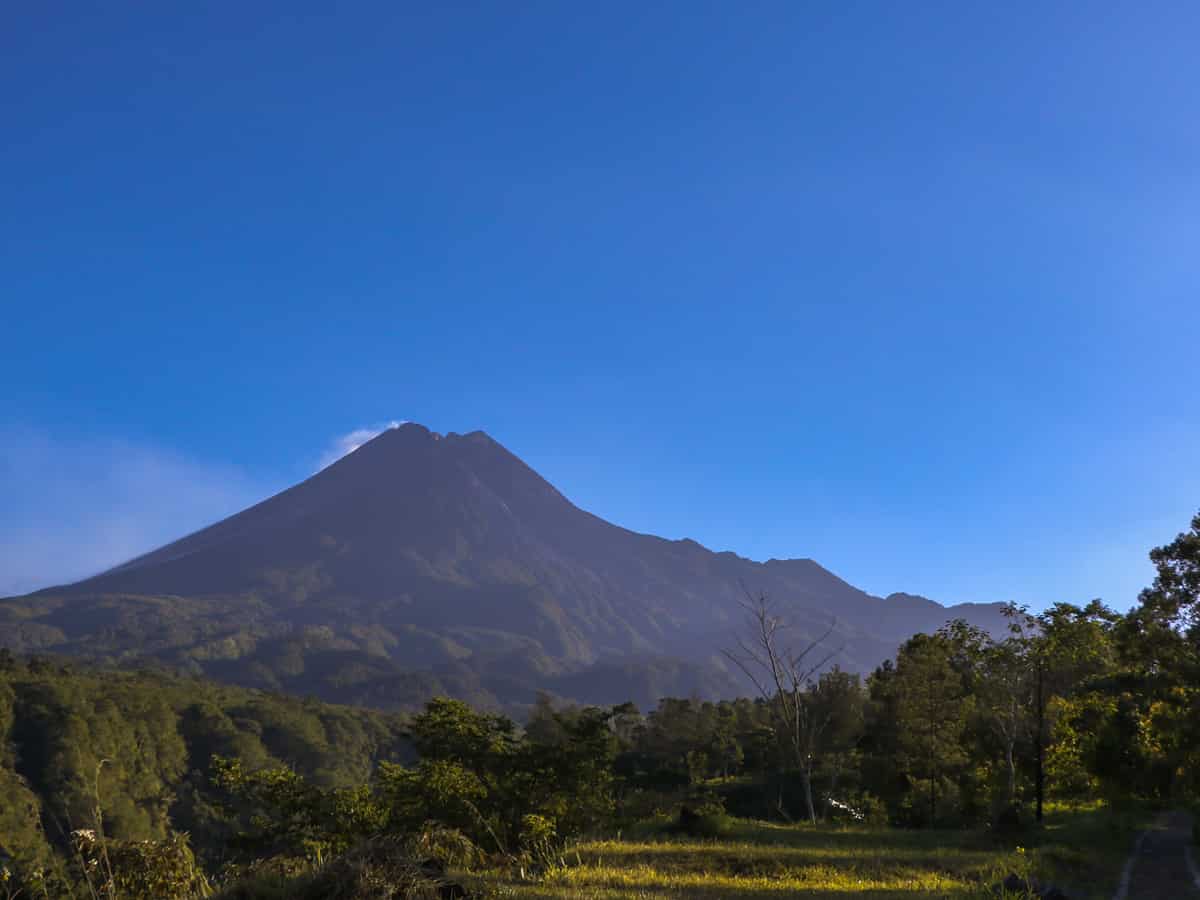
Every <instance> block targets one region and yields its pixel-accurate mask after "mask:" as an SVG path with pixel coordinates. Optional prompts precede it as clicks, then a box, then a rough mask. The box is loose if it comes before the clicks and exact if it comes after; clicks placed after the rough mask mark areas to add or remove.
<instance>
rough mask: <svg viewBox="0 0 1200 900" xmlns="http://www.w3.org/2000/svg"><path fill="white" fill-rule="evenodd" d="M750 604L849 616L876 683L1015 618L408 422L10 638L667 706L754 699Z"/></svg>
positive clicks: (91, 651) (63, 596) (362, 684)
mask: <svg viewBox="0 0 1200 900" xmlns="http://www.w3.org/2000/svg"><path fill="white" fill-rule="evenodd" d="M746 590H750V591H753V592H755V593H759V592H762V593H766V594H768V595H769V596H771V597H773V598H775V599H777V600H780V601H781V602H784V603H786V604H787V605H789V606H790V608H791V614H792V617H793V619H794V621H795V623H796V625H797V627H798V629H799V630H800V631H802V632H803V633H805V634H808V635H813V634H817V633H820V632H821V631H823V630H824V628H826V627H827V626H828V624H829V622H830V621H831V620H836V632H835V637H834V640H836V642H837V645H838V648H839V652H838V654H837V655H836V661H837V663H838V664H840V665H842V666H843V667H844V668H849V669H854V670H857V671H868V670H869V669H870V668H872V667H873V666H874V665H877V664H878V663H879V662H880V661H881V660H882V659H884V658H886V657H888V656H890V655H891V653H893V652H894V650H895V647H896V645H897V644H898V643H899V642H900V641H901V640H903V639H905V638H906V637H908V636H909V635H910V634H912V633H914V632H916V631H920V630H931V629H932V628H936V627H938V626H940V625H941V624H943V623H944V622H945V621H946V620H948V619H950V618H955V617H958V616H962V617H964V618H967V619H968V620H969V621H972V622H973V624H977V625H980V626H981V627H984V628H987V629H989V630H993V631H994V630H996V629H997V628H998V627H1000V624H1001V620H1002V616H1001V614H1000V609H1001V607H1000V605H999V604H960V605H957V606H951V607H943V606H941V605H939V604H937V603H935V602H934V601H932V600H929V599H927V598H924V597H919V596H917V595H912V594H906V593H902V592H898V593H895V594H892V595H889V597H888V598H880V597H876V596H874V595H871V594H868V593H866V592H864V591H861V590H859V589H858V588H855V587H854V586H853V585H851V584H850V583H849V582H847V581H845V580H843V579H842V578H840V577H839V576H837V575H836V574H834V573H833V572H831V571H829V570H827V569H825V568H824V567H822V566H821V565H820V564H819V563H817V562H816V561H815V560H812V559H810V558H795V559H786V560H780V559H770V560H766V561H764V562H756V561H754V560H750V559H747V558H745V557H741V556H739V555H738V554H736V553H734V552H732V551H719V552H718V551H713V550H710V549H708V548H706V547H704V546H703V545H701V544H699V543H698V542H697V541H695V540H693V539H690V538H684V539H680V540H670V539H667V538H662V537H658V536H656V535H652V534H644V533H640V532H636V531H632V530H630V529H627V528H624V527H622V526H620V525H616V524H613V523H610V522H607V521H605V520H604V519H601V518H599V517H598V516H595V515H593V514H592V513H589V512H587V511H586V510H583V509H581V508H580V507H578V506H576V505H575V504H573V503H572V502H571V501H570V500H569V499H568V498H567V497H565V496H564V495H563V494H562V493H561V492H560V491H559V490H558V489H557V488H556V487H554V486H553V485H552V484H550V483H549V482H548V481H546V480H545V479H544V478H542V477H541V476H540V475H539V474H538V473H537V472H536V471H534V470H533V469H532V468H531V467H529V466H528V465H527V464H526V463H525V462H524V461H522V460H521V459H520V458H519V457H517V456H516V455H515V454H513V453H512V452H511V451H509V450H508V449H507V448H505V447H504V446H503V445H501V444H500V443H499V442H497V441H495V440H494V439H493V438H491V437H490V436H489V435H487V434H486V433H484V432H482V431H473V432H468V433H466V434H457V433H455V432H449V433H447V434H445V435H440V434H437V433H436V432H432V431H430V430H429V429H427V428H425V427H424V426H420V425H416V424H413V423H407V424H405V425H401V426H399V427H397V428H392V429H388V430H387V431H384V432H382V433H381V434H380V435H378V436H377V437H375V438H374V439H372V440H371V441H368V442H366V443H365V444H363V445H362V446H360V447H359V448H357V449H356V450H354V451H353V452H351V453H349V454H347V455H346V456H344V457H342V458H341V459H339V460H337V461H335V462H334V463H332V464H331V465H329V466H327V467H325V468H324V469H322V470H320V471H319V472H317V473H315V474H314V475H312V476H311V477H309V478H307V479H305V480H304V481H302V482H299V483H298V484H296V485H293V486H292V487H289V488H287V489H286V490H284V491H281V492H279V493H277V494H275V495H273V496H272V497H268V498H266V499H265V500H263V501H261V502H259V503H256V504H254V505H252V506H250V507H248V508H246V509H245V510H242V511H241V512H239V513H236V514H235V515H233V516H230V517H228V518H226V519H223V520H221V521H219V522H215V523H213V524H212V525H209V526H207V527H206V528H203V529H200V530H199V531H196V532H194V533H192V534H190V535H185V536H184V537H182V538H180V539H178V540H176V541H172V542H170V543H168V544H166V545H164V546H163V547H160V548H157V549H155V550H152V551H149V552H148V553H145V554H142V555H140V556H138V557H135V558H134V559H131V560H128V561H126V562H124V563H121V564H120V565H118V566H114V567H113V568H111V569H109V570H107V571H105V572H102V573H100V574H98V575H96V576H93V577H91V578H88V579H84V580H82V581H79V582H75V583H73V584H68V585H63V586H60V587H54V588H46V589H43V590H41V591H38V592H36V593H34V594H30V595H26V596H25V597H21V598H9V599H7V600H4V601H0V625H4V624H5V623H6V622H7V624H8V626H9V627H8V628H6V629H5V631H6V632H8V633H9V637H7V638H5V637H0V644H8V645H11V646H15V647H16V648H17V649H24V650H29V649H39V650H53V651H55V652H67V653H80V654H82V655H86V656H90V657H97V656H98V657H100V658H111V659H114V660H115V661H120V662H128V661H130V660H136V659H138V658H143V657H149V658H152V659H155V660H157V661H159V662H166V663H169V664H173V665H178V666H181V667H183V668H185V669H190V670H192V671H196V672H197V673H202V674H210V675H216V676H218V677H225V678H227V679H228V680H233V681H237V682H239V683H246V684H250V685H251V686H265V687H273V688H277V689H285V690H297V689H301V690H311V691H313V692H314V693H317V694H319V695H320V696H322V697H324V698H325V699H333V700H340V701H347V700H349V701H351V702H354V701H356V700H357V699H358V698H359V697H360V695H361V696H362V697H367V698H368V699H367V701H366V702H370V703H371V704H372V705H380V706H385V707H386V706H403V705H406V704H409V703H411V702H413V697H414V696H415V695H416V694H419V693H420V689H419V688H415V687H414V688H413V690H412V691H411V692H408V693H406V692H404V691H402V690H400V688H395V689H394V692H393V694H391V695H387V696H383V697H382V698H381V696H380V692H381V691H382V690H383V689H382V688H381V687H380V685H381V684H387V683H391V682H393V681H394V682H396V683H405V684H407V683H410V682H411V683H413V684H420V683H421V682H422V680H425V681H427V682H429V684H430V685H431V688H430V689H431V690H432V689H434V687H432V685H433V684H434V682H436V683H437V687H438V688H445V689H447V690H448V692H450V693H459V694H463V693H466V694H468V695H471V696H472V697H473V698H474V699H477V700H479V699H482V701H483V702H484V703H485V704H487V705H499V706H505V705H512V704H517V703H522V702H528V701H529V700H530V699H531V698H532V694H533V692H534V691H535V690H538V689H546V690H550V691H554V690H555V688H556V686H562V685H567V686H568V687H569V689H570V690H573V691H574V692H575V693H576V694H579V695H586V696H588V697H592V698H604V697H609V698H610V699H611V702H620V701H621V700H625V699H631V698H630V697H626V696H617V694H616V692H617V691H618V690H620V689H626V690H632V691H633V693H635V694H637V696H636V697H634V698H633V699H638V700H640V701H641V702H653V700H655V699H657V698H656V697H653V696H652V695H653V693H654V692H655V691H659V690H664V691H668V692H671V693H682V692H693V691H694V692H698V693H702V694H707V695H712V696H718V695H728V694H730V693H736V692H739V691H741V690H742V689H744V688H745V685H744V684H740V683H739V678H738V676H737V675H736V674H735V673H733V672H731V671H729V669H728V667H727V666H726V665H725V663H724V662H723V660H722V658H721V656H720V653H719V650H720V648H721V645H722V642H723V641H728V639H729V635H730V631H731V629H734V628H736V627H739V625H740V623H741V617H742V610H741V607H740V606H739V600H740V599H741V597H742V593H743V591H746ZM13 634H18V635H23V637H16V638H14V637H12V635H13ZM633 661H641V662H640V663H639V665H642V666H643V667H644V668H643V670H642V671H643V673H650V674H645V675H644V677H643V675H641V674H637V673H635V672H634V671H633V670H632V669H630V665H632V664H633ZM589 671H591V672H592V676H590V677H591V678H592V680H593V681H594V682H595V684H592V683H590V682H589V680H588V679H589V675H588V674H587V673H588V672H589ZM560 683H561V684H560ZM633 683H637V684H639V685H640V687H638V688H637V689H636V690H633V689H632V688H631V685H632V684H633ZM571 686H573V687H571ZM564 689H566V688H564ZM410 693H411V694H412V695H413V696H409V694H410ZM522 695H524V696H523V697H522ZM563 696H566V697H570V693H569V692H568V693H566V694H564V695H563ZM372 698H373V699H372ZM593 702H596V701H595V700H593Z"/></svg>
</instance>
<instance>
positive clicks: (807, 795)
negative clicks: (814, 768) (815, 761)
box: [800, 768, 817, 825]
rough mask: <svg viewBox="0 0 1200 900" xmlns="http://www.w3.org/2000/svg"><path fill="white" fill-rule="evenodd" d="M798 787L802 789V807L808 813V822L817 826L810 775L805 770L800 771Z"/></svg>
mask: <svg viewBox="0 0 1200 900" xmlns="http://www.w3.org/2000/svg"><path fill="white" fill-rule="evenodd" d="M800 785H801V787H803V788H804V806H805V808H806V811H807V812H808V821H810V822H812V823H813V824H814V825H816V824H817V808H816V807H815V806H813V795H812V775H811V774H810V773H809V771H808V769H807V768H803V769H801V770H800Z"/></svg>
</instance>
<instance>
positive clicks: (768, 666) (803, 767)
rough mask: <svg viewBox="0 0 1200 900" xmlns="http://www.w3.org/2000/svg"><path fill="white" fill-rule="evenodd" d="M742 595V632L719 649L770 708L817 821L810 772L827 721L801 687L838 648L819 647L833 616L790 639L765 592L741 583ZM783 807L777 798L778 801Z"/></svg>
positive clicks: (808, 807) (786, 625) (806, 685)
mask: <svg viewBox="0 0 1200 900" xmlns="http://www.w3.org/2000/svg"><path fill="white" fill-rule="evenodd" d="M742 591H743V593H744V594H745V599H744V600H743V601H741V606H742V608H743V609H744V610H745V611H746V615H747V633H746V634H745V635H743V636H741V637H739V638H738V639H737V646H736V647H735V648H733V649H726V650H722V651H721V652H722V653H723V654H724V655H725V656H726V657H727V658H728V659H729V661H730V662H732V663H733V664H734V665H735V666H737V667H738V668H739V669H740V670H741V671H742V672H743V673H744V674H745V675H746V677H747V678H749V679H750V681H751V682H752V683H753V684H754V687H755V688H756V689H757V690H758V693H759V694H760V695H761V696H762V698H763V700H765V701H766V702H767V703H768V704H769V706H770V708H771V711H772V714H773V716H774V718H775V722H776V730H777V733H778V735H779V737H780V739H781V740H780V744H781V746H782V749H783V750H784V752H785V754H786V755H787V757H788V762H789V763H791V764H792V765H793V766H794V767H795V769H796V771H798V772H799V773H800V783H801V787H802V788H803V790H804V803H805V807H806V809H805V811H806V812H807V814H808V818H809V820H810V821H812V822H814V823H815V822H816V821H817V811H816V806H815V804H814V803H813V796H812V772H813V764H814V756H815V755H816V754H815V751H816V747H817V742H818V740H819V738H820V735H821V731H822V730H823V729H824V726H825V725H827V724H828V716H823V717H822V718H824V719H825V721H817V720H816V719H817V715H816V713H815V712H814V709H813V707H812V705H811V704H809V703H808V702H807V698H806V697H805V692H806V691H807V690H808V688H809V685H810V684H811V683H812V680H813V678H814V676H816V675H817V673H818V672H820V671H821V669H822V668H823V667H824V665H825V663H827V662H829V660H830V659H832V658H833V657H834V656H835V655H836V654H837V653H838V652H839V650H840V649H841V648H838V650H833V651H830V652H829V653H824V652H823V651H824V646H825V642H826V641H827V640H828V639H829V636H830V635H831V634H833V630H834V628H835V627H836V625H837V620H836V619H834V620H833V621H831V622H830V624H829V628H828V629H826V630H825V632H824V633H823V634H822V635H821V636H820V637H818V638H815V639H809V638H801V639H799V640H798V641H797V642H796V643H792V642H791V640H790V638H791V637H792V636H793V635H792V633H791V628H792V626H791V625H790V624H789V623H788V622H787V621H786V619H785V618H784V617H783V616H782V615H781V614H780V613H779V612H778V611H777V610H776V608H775V607H774V605H773V604H772V603H771V601H770V600H768V599H767V596H766V595H765V594H759V595H758V596H757V597H755V596H753V595H752V594H751V593H750V592H749V591H748V590H746V588H745V586H744V585H743V587H742ZM780 806H781V807H782V803H781V804H780Z"/></svg>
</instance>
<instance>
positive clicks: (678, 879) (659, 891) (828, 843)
mask: <svg viewBox="0 0 1200 900" xmlns="http://www.w3.org/2000/svg"><path fill="white" fill-rule="evenodd" d="M1134 825H1135V823H1134V822H1133V820H1131V819H1128V818H1126V817H1118V816H1114V815H1113V814H1111V813H1108V812H1106V811H1104V810H1102V809H1091V810H1082V811H1081V810H1074V811H1068V810H1055V811H1053V812H1052V813H1051V815H1050V816H1049V817H1048V820H1047V824H1046V826H1045V827H1044V828H1041V829H1036V830H1031V831H1030V832H1028V833H1026V834H1025V835H1023V836H1014V837H1011V838H1008V839H1002V838H999V837H996V836H993V835H991V834H988V833H987V832H984V831H975V830H955V831H950V830H946V831H936V830H935V831H906V830H899V829H884V828H868V827H843V828H813V827H809V826H782V825H776V824H770V823H764V822H749V821H738V822H736V823H735V825H734V828H733V830H732V832H731V833H730V834H729V835H727V836H726V837H724V838H720V839H715V840H697V839H694V838H682V837H677V836H672V835H669V834H663V833H658V834H645V833H643V834H639V835H636V836H633V837H628V838H622V839H607V840H590V841H583V842H580V843H578V844H576V845H574V846H572V847H571V848H569V849H568V851H567V852H566V853H565V854H564V856H563V860H562V864H561V865H559V866H555V867H552V868H551V869H550V870H549V871H548V872H546V873H544V874H543V875H542V876H541V877H540V878H538V879H536V880H529V881H525V880H521V879H518V878H516V877H514V876H512V875H511V874H509V873H501V872H491V873H485V874H484V876H483V878H481V879H480V882H479V883H480V884H487V885H488V886H489V887H490V888H491V889H492V892H493V894H494V895H496V896H500V897H512V898H535V897H538V898H549V897H556V898H563V900H650V898H667V897H679V898H694V900H731V898H735V897H745V898H779V897H783V896H803V897H810V898H817V897H830V898H847V897H870V898H875V900H884V898H892V897H894V898H912V897H918V896H920V897H948V898H964V900H965V898H979V897H984V896H991V894H990V891H989V888H990V886H991V885H993V884H995V883H996V882H997V881H999V880H1000V879H1001V878H1002V877H1004V876H1005V875H1007V874H1010V873H1014V872H1015V873H1031V872H1032V873H1035V874H1037V875H1038V876H1039V877H1042V878H1043V879H1051V880H1055V881H1056V883H1059V884H1069V885H1071V887H1072V893H1071V896H1073V897H1074V896H1080V897H1107V896H1110V895H1111V886H1112V885H1113V884H1114V883H1115V881H1116V879H1117V877H1118V873H1119V871H1120V866H1121V863H1122V861H1123V859H1124V856H1125V854H1126V853H1127V852H1128V844H1129V842H1130V841H1131V838H1132V831H1133V827H1134Z"/></svg>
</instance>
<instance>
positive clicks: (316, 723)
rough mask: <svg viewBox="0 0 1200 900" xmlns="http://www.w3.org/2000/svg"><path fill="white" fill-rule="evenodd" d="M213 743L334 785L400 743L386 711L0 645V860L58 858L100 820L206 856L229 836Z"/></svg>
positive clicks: (367, 774)
mask: <svg viewBox="0 0 1200 900" xmlns="http://www.w3.org/2000/svg"><path fill="white" fill-rule="evenodd" d="M214 754H220V755H223V756H228V757H234V758H237V759H239V760H240V761H242V763H243V764H244V765H246V766H248V767H250V768H253V769H259V768H263V767H272V766H280V765H287V766H290V767H294V768H295V770H296V771H297V772H299V773H302V774H303V775H304V776H305V777H306V778H309V779H311V780H312V782H313V783H314V784H316V785H322V786H325V787H335V786H346V785H352V784H358V783H361V782H365V781H368V780H369V779H370V778H371V777H372V774H373V773H374V771H375V769H376V767H377V766H378V764H379V763H380V762H381V761H384V760H391V761H401V760H404V759H406V758H409V757H411V754H412V751H411V749H410V748H409V744H408V742H407V741H406V738H405V722H404V720H403V719H402V718H401V717H400V716H398V715H387V714H383V713H377V712H371V711H369V710H364V709H353V708H349V707H340V706H332V705H330V704H325V703H317V702H315V701H312V700H303V699H300V698H297V697H285V696H281V695H276V694H267V693H263V692H260V691H253V690H245V689H240V688H232V687H227V686H223V685H218V684H214V683H212V682H206V681H202V680H200V679H194V678H180V677H175V676H172V675H169V674H166V673H163V672H151V671H142V672H122V671H115V670H89V669H83V668H78V667H76V666H73V665H70V664H68V663H64V662H63V661H62V660H47V659H36V658H35V659H31V660H28V661H24V660H17V659H15V658H14V657H13V656H12V655H11V654H9V653H8V652H7V651H0V801H2V802H0V861H2V860H4V859H8V860H10V861H14V860H15V864H16V865H17V866H19V867H20V868H21V869H22V870H26V871H27V870H29V869H30V868H36V867H39V866H40V867H47V866H51V865H52V863H54V862H55V861H56V860H57V862H58V864H60V865H61V863H62V860H63V858H64V854H65V852H66V848H67V847H68V846H69V843H70V841H69V835H70V833H71V832H73V831H76V830H78V829H96V828H97V827H98V826H100V825H101V823H102V827H103V830H104V833H106V834H108V835H110V836H112V837H115V838H120V839H124V840H161V839H163V838H165V837H167V835H168V833H169V832H170V831H171V830H182V831H188V832H190V833H191V834H192V838H193V841H194V842H195V844H196V846H197V847H199V848H200V849H201V850H203V851H205V852H206V853H207V854H208V855H207V857H206V859H207V860H208V861H209V862H212V861H213V855H214V854H215V855H218V856H219V855H220V852H221V851H220V848H221V846H222V843H223V841H224V839H225V837H227V836H228V829H227V828H226V826H225V825H224V824H223V820H222V817H221V815H220V814H219V813H218V812H217V811H216V810H215V808H214V807H213V806H212V797H213V788H212V783H211V780H210V776H211V760H212V757H213V755H214ZM98 809H99V810H101V812H100V813H98V812H97V810H98Z"/></svg>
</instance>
